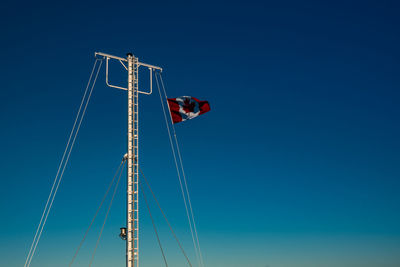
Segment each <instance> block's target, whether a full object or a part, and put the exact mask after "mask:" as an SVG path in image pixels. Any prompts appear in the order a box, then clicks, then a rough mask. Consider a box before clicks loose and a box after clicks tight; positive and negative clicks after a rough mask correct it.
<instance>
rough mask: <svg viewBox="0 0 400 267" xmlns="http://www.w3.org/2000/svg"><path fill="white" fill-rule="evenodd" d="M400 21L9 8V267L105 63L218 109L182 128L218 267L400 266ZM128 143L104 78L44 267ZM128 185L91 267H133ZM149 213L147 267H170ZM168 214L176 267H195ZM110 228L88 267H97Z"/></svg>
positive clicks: (157, 135) (337, 8)
mask: <svg viewBox="0 0 400 267" xmlns="http://www.w3.org/2000/svg"><path fill="white" fill-rule="evenodd" d="M399 8H400V5H399V4H398V3H397V1H279V2H278V1H252V0H250V1H240V2H237V1H229V2H228V1H227V2H220V1H209V0H206V1H196V2H191V1H181V2H169V1H140V2H139V1H136V2H133V1H130V2H128V1H125V2H122V1H111V2H110V1H102V0H100V1H93V2H89V1H85V2H71V1H49V2H44V1H22V2H21V1H19V2H18V1H5V2H4V3H3V4H2V8H1V10H2V12H1V13H2V15H1V16H0V22H1V25H2V26H1V41H2V42H1V43H0V48H1V53H2V55H1V63H2V64H1V65H0V77H1V81H2V84H1V87H0V88H1V90H0V100H1V105H0V120H1V121H0V122H1V131H0V134H1V138H0V151H1V153H0V164H1V167H0V209H1V220H0V248H1V249H0V266H4V267H14V266H23V263H24V262H25V257H26V255H27V253H28V251H29V246H30V244H31V242H32V239H33V236H34V233H35V229H36V226H37V224H38V222H39V219H40V215H41V211H42V209H43V207H44V204H45V201H46V199H47V196H48V193H49V191H50V188H51V183H52V180H53V179H54V175H55V174H56V171H57V165H58V162H59V160H60V158H61V156H62V151H63V149H64V146H65V143H66V140H67V138H68V133H69V130H70V129H71V127H72V124H73V120H74V117H75V114H76V112H77V109H78V106H79V101H80V98H81V96H82V94H83V90H84V87H85V85H86V82H87V79H88V77H89V73H90V69H91V67H92V64H93V62H94V57H93V54H94V52H95V51H102V52H106V53H110V54H115V55H119V56H125V54H126V53H127V52H133V53H134V54H135V55H136V56H138V57H139V59H140V60H142V61H144V62H147V63H151V64H154V65H159V66H162V67H163V68H164V75H163V77H164V81H165V83H166V89H167V92H168V94H169V96H171V97H176V96H181V95H193V96H195V97H198V98H200V99H204V100H209V102H210V104H211V108H212V111H211V112H209V113H207V114H205V115H204V116H201V117H199V118H196V119H195V120H192V121H189V122H185V123H182V124H178V125H177V133H178V136H179V139H180V143H181V146H182V154H183V159H184V164H185V168H186V173H187V176H188V180H189V188H190V191H191V196H192V202H193V207H194V211H195V216H196V219H197V223H198V225H197V226H198V232H199V238H200V244H201V248H202V252H203V255H204V261H205V263H206V266H209V267H239V266H241V267H243V266H248V267H267V266H268V267H334V266H335V267H337V266H343V267H357V266H362V267H395V266H400V228H399V225H400V213H399V208H400V193H399V188H400V179H399V178H400V164H399V160H400V140H399V136H400V125H399V117H400V107H399V104H398V102H399V97H400V91H399V87H400V81H399V70H400V50H399V47H400V16H399V10H400V9H399ZM103 70H104V69H103ZM111 70H112V75H111V79H112V81H113V82H114V83H120V84H123V83H124V82H126V78H125V72H124V70H123V69H122V68H119V66H118V65H113V66H112V68H111ZM141 77H144V78H147V76H144V74H143V75H142V74H141ZM144 78H142V79H141V80H142V81H143V83H142V84H143V85H144V86H145V85H146V82H147V81H145V79H144ZM140 104H141V111H140V113H141V114H140V115H141V117H140V127H141V140H140V149H141V164H142V169H143V171H144V172H145V174H146V176H147V177H148V179H149V180H150V182H151V184H152V186H153V189H154V191H155V192H156V193H157V195H158V197H159V200H160V202H161V205H162V206H163V207H164V208H165V211H166V213H167V215H168V217H169V219H170V220H171V223H172V225H173V226H174V228H175V230H176V232H177V234H178V236H179V237H180V238H181V240H182V243H183V244H184V246H185V248H186V250H188V252H189V256H190V258H191V259H192V262H195V258H194V252H193V248H192V246H191V241H190V233H189V227H188V224H187V221H186V218H185V212H184V206H183V201H182V198H181V195H180V191H179V187H178V179H177V177H176V173H175V170H174V165H173V159H172V155H171V151H170V149H169V143H168V137H167V132H166V129H165V125H164V121H163V115H162V112H161V108H160V102H159V99H158V96H157V94H153V95H152V96H141V103H140ZM125 138H126V94H125V92H123V91H120V90H116V89H112V88H108V87H106V86H105V83H104V71H102V72H101V75H100V78H99V81H98V84H97V86H96V88H95V91H94V93H93V98H92V100H91V103H90V104H89V107H88V112H87V116H86V118H85V121H84V124H83V127H82V129H81V132H80V135H79V137H78V140H77V143H76V146H75V148H74V151H73V153H72V156H71V160H70V165H69V166H68V168H67V170H66V173H65V176H64V180H63V182H62V184H61V186H60V190H59V193H58V195H57V198H56V200H55V202H54V206H53V210H52V213H51V214H50V216H49V219H48V222H47V225H46V228H45V232H44V234H43V236H42V239H41V242H40V243H39V247H38V250H37V253H36V255H35V257H34V259H33V261H32V265H31V266H32V267H54V266H56V267H57V266H67V264H68V263H69V261H70V260H71V258H72V256H73V254H74V250H75V249H76V247H77V246H78V244H79V241H80V239H81V237H82V235H83V233H84V231H85V229H86V227H87V225H88V224H89V222H90V219H91V217H92V216H93V214H94V212H95V210H96V207H97V205H98V203H99V202H100V200H101V197H102V195H103V193H104V192H105V190H106V188H107V185H108V183H109V181H110V180H111V178H112V175H113V173H114V171H115V170H116V168H117V166H118V164H119V162H120V159H121V157H122V155H123V154H124V153H125V144H126V140H125ZM123 186H124V185H123V184H122V187H120V188H119V191H118V194H117V198H116V200H115V202H114V205H113V209H112V210H111V213H110V217H109V220H108V222H107V225H106V228H105V232H104V234H103V239H102V242H101V243H100V246H99V249H98V253H97V256H96V259H95V263H94V265H93V266H98V267H102V266H107V267H110V266H124V253H125V250H124V242H123V241H121V240H120V239H119V237H118V233H119V227H121V226H124V224H125V221H124V220H125V214H124V211H125V203H124V199H125V193H124V189H123ZM141 203H143V202H141ZM142 211H143V212H142V213H141V217H140V218H141V227H142V228H141V233H140V234H141V236H140V238H141V248H140V250H141V266H142V267H150V266H163V262H162V258H161V254H160V252H159V249H158V246H157V243H156V239H155V236H154V234H153V230H152V226H151V222H150V219H149V217H148V214H147V211H146V210H145V207H144V206H143V205H142ZM153 213H154V214H155V219H156V222H157V226H158V228H159V232H160V236H161V240H162V242H163V245H164V246H165V247H166V256H167V260H168V261H169V263H170V266H174V267H179V266H186V265H185V260H184V258H183V256H182V255H181V254H180V253H179V250H178V248H177V245H176V244H175V243H174V240H173V239H172V237H171V235H170V234H169V232H168V229H167V227H166V225H165V223H163V221H162V218H161V216H160V214H158V213H157V210H156V209H155V207H154V206H153ZM103 217H104V211H103V213H101V215H100V217H99V219H98V220H97V221H96V224H95V226H94V229H93V231H92V232H91V233H90V235H89V237H88V241H87V243H85V245H84V247H83V249H82V251H81V254H80V255H79V257H78V258H77V261H76V265H74V266H88V263H89V261H90V255H91V252H92V250H93V247H94V244H95V241H96V237H97V233H98V231H99V229H100V226H101V222H102V219H103Z"/></svg>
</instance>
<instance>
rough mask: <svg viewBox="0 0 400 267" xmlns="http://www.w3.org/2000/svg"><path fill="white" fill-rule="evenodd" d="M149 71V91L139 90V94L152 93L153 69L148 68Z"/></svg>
mask: <svg viewBox="0 0 400 267" xmlns="http://www.w3.org/2000/svg"><path fill="white" fill-rule="evenodd" d="M139 64H140V63H139ZM149 73H150V90H149V92H143V91H139V93H141V94H145V95H151V94H152V93H153V69H152V68H149Z"/></svg>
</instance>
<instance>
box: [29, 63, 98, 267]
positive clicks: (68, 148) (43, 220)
mask: <svg viewBox="0 0 400 267" xmlns="http://www.w3.org/2000/svg"><path fill="white" fill-rule="evenodd" d="M98 61H100V65H99V67H98V69H97V73H96V76H95V79H94V81H93V84H92V87H91V89H90V92H89V96H88V97H87V98H86V95H87V92H88V90H89V86H90V83H91V81H92V77H93V73H94V71H95V69H96V65H97V62H98ZM101 65H102V61H101V60H100V59H96V61H95V63H94V64H93V68H92V71H91V74H90V77H89V81H88V83H87V86H86V89H85V92H84V94H83V97H82V100H81V103H80V106H79V110H78V113H77V115H76V117H75V121H74V124H73V126H72V130H71V132H70V135H69V138H68V141H67V145H66V146H65V149H64V153H63V156H62V158H61V161H60V164H59V166H58V170H57V174H56V176H55V177H54V182H53V185H52V187H51V190H50V194H49V197H48V199H47V201H46V205H45V208H44V210H43V213H42V216H41V219H40V222H39V225H38V227H37V229H36V233H35V236H34V238H33V241H32V245H31V247H30V250H29V253H28V255H27V257H26V261H25V264H24V267H29V266H30V264H31V261H32V258H33V256H34V254H35V251H36V248H37V245H38V243H39V240H40V237H41V235H42V232H43V229H44V226H45V224H46V222H47V218H48V215H49V213H50V210H51V207H52V205H53V202H54V198H55V196H56V194H57V191H58V187H59V185H60V182H61V180H62V177H63V174H64V170H65V167H66V165H67V163H68V160H69V156H70V154H71V151H72V148H73V146H74V144H75V140H76V136H77V134H78V132H79V129H80V126H81V123H82V120H83V117H84V116H85V112H86V108H87V105H88V103H89V100H90V97H91V94H92V91H93V88H94V85H95V83H96V80H97V77H98V74H99V71H100V68H101ZM85 101H86V104H85V105H84V103H85ZM83 106H84V110H83V111H82V107H83ZM81 111H82V113H81ZM79 117H80V120H79ZM78 120H79V123H78V127H77V128H76V125H77V122H78ZM75 128H76V130H75ZM73 136H74V137H73ZM71 139H72V143H71ZM66 155H67V158H66V159H65V156H66ZM64 159H65V161H64ZM61 169H62V171H61V174H60V170H61ZM59 174H60V175H59Z"/></svg>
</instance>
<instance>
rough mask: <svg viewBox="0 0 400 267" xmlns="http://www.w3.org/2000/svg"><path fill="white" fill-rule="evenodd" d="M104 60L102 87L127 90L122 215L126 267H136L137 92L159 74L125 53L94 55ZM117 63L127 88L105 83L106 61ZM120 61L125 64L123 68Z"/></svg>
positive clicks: (137, 262)
mask: <svg viewBox="0 0 400 267" xmlns="http://www.w3.org/2000/svg"><path fill="white" fill-rule="evenodd" d="M95 55H96V56H102V57H103V58H105V59H106V84H107V85H108V86H110V87H113V88H117V89H122V90H127V91H128V146H127V149H128V151H127V156H126V160H127V168H128V169H127V192H126V193H127V215H126V228H127V229H126V266H127V267H139V93H142V94H146V95H150V94H151V93H152V91H153V88H152V73H153V71H154V70H159V71H162V69H161V68H160V67H157V66H153V65H149V64H146V63H142V62H139V60H138V58H137V57H135V56H134V55H133V54H131V53H128V54H127V58H121V57H116V56H112V55H108V54H104V53H99V52H96V53H95ZM110 58H112V59H116V60H118V61H119V62H120V63H121V64H122V65H123V66H124V68H125V69H126V70H127V71H128V88H124V87H120V86H115V85H111V84H110V83H109V82H108V61H109V59H110ZM123 62H127V64H128V66H125V64H124V63H123ZM140 66H144V67H147V68H148V69H149V73H150V90H149V91H148V92H142V91H139V67H140Z"/></svg>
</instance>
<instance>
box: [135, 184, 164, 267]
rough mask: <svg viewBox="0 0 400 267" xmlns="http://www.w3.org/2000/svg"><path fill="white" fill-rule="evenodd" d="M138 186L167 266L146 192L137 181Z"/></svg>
mask: <svg viewBox="0 0 400 267" xmlns="http://www.w3.org/2000/svg"><path fill="white" fill-rule="evenodd" d="M139 187H140V191H141V192H142V194H143V199H144V202H145V203H146V207H147V210H148V212H149V215H150V219H151V223H152V224H153V229H154V233H155V234H156V237H157V242H158V246H159V247H160V250H161V254H162V256H163V260H164V263H165V266H166V267H168V263H167V259H166V258H165V254H164V250H163V248H162V245H161V241H160V237H159V236H158V232H157V228H156V224H155V222H154V219H153V215H152V214H151V211H150V206H149V202H147V198H146V194H145V193H144V190H143V188H142V184H140V183H139Z"/></svg>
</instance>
